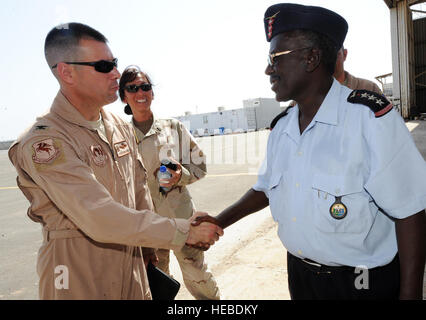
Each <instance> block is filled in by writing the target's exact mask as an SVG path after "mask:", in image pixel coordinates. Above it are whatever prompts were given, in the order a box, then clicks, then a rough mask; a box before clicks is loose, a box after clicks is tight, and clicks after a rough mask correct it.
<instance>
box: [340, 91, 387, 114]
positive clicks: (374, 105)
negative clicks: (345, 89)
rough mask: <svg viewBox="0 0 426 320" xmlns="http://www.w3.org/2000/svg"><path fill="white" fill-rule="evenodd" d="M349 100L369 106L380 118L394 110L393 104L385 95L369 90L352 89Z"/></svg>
mask: <svg viewBox="0 0 426 320" xmlns="http://www.w3.org/2000/svg"><path fill="white" fill-rule="evenodd" d="M347 101H348V102H350V103H358V104H362V105H365V106H368V107H369V108H370V109H371V111H373V112H374V115H375V117H376V118H380V117H382V116H384V115H385V114H387V113H388V112H389V111H391V110H392V104H391V103H390V102H389V101H388V100H387V99H386V97H385V96H383V95H380V94H378V93H376V92H372V91H368V90H363V89H360V90H354V91H352V92H351V94H350V95H349V96H348V98H347Z"/></svg>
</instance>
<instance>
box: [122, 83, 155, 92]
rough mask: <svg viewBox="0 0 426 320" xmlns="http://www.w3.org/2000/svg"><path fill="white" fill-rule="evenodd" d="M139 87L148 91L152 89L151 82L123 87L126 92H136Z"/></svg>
mask: <svg viewBox="0 0 426 320" xmlns="http://www.w3.org/2000/svg"><path fill="white" fill-rule="evenodd" d="M139 88H140V89H142V91H149V90H151V89H152V84H150V83H142V84H140V85H138V86H137V85H136V84H130V85H128V86H125V87H124V89H125V90H126V91H127V92H130V93H135V92H138V90H139Z"/></svg>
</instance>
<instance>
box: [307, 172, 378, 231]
mask: <svg viewBox="0 0 426 320" xmlns="http://www.w3.org/2000/svg"><path fill="white" fill-rule="evenodd" d="M312 200H313V203H314V206H313V207H314V212H313V214H314V218H313V221H314V222H315V226H316V228H317V229H319V230H320V231H323V232H333V233H361V232H364V231H368V230H369V228H371V225H372V223H373V217H372V214H371V212H370V209H369V196H368V194H367V193H366V192H365V191H364V187H363V182H362V179H361V178H360V177H357V176H331V175H323V174H316V175H315V176H314V177H313V182H312Z"/></svg>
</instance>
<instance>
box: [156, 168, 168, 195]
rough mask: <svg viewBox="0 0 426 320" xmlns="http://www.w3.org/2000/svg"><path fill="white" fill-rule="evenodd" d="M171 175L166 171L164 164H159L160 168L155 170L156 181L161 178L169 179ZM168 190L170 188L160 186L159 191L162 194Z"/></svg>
mask: <svg viewBox="0 0 426 320" xmlns="http://www.w3.org/2000/svg"><path fill="white" fill-rule="evenodd" d="M171 177H172V174H171V173H170V172H168V171H167V167H166V166H164V165H161V166H160V170H158V172H157V179H158V181H160V180H163V179H170V178H171ZM169 190H170V188H166V187H162V186H160V192H161V193H162V194H164V193H166V192H168V191H169Z"/></svg>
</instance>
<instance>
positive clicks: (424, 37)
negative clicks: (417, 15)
mask: <svg viewBox="0 0 426 320" xmlns="http://www.w3.org/2000/svg"><path fill="white" fill-rule="evenodd" d="M413 29H414V59H415V72H414V74H415V75H414V77H415V80H414V81H415V83H416V86H415V87H416V89H415V90H416V105H417V108H418V111H419V112H421V113H425V112H426V17H424V18H421V19H416V20H414V21H413Z"/></svg>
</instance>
